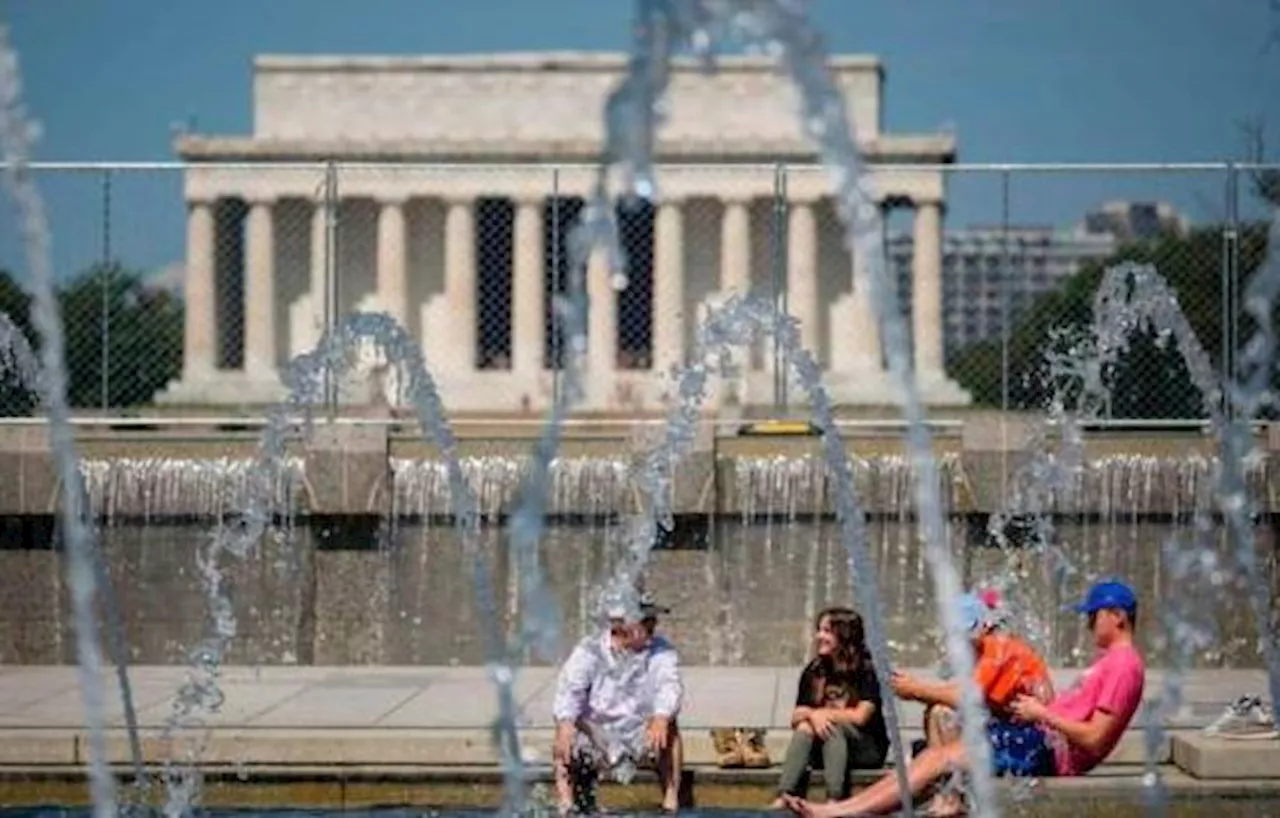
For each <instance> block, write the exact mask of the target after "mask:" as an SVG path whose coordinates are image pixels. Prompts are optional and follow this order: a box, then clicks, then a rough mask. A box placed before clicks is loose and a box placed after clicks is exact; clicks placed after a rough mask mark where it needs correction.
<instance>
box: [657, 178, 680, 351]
mask: <svg viewBox="0 0 1280 818" xmlns="http://www.w3.org/2000/svg"><path fill="white" fill-rule="evenodd" d="M653 243H654V250H653V369H654V371H655V372H659V373H662V374H665V373H666V372H667V371H668V370H670V369H671V367H672V366H675V365H678V364H681V363H683V362H684V204H683V203H682V202H680V201H678V200H664V201H663V202H662V203H661V204H659V205H658V213H657V215H656V217H655V223H654V228H653Z"/></svg>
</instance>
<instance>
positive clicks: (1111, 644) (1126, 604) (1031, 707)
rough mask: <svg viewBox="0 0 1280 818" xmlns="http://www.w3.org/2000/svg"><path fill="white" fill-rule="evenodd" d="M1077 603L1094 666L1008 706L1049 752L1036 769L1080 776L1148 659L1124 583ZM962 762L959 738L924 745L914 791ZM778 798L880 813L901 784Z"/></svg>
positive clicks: (822, 816) (803, 807) (1128, 707)
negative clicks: (1064, 684) (812, 798)
mask: <svg viewBox="0 0 1280 818" xmlns="http://www.w3.org/2000/svg"><path fill="white" fill-rule="evenodd" d="M1075 607H1076V610H1077V611H1079V612H1080V613H1082V614H1085V615H1087V616H1088V617H1089V630H1090V631H1091V632H1092V633H1093V641H1094V644H1095V645H1096V646H1097V648H1098V655H1097V657H1096V658H1095V659H1094V661H1093V664H1092V665H1090V666H1089V667H1088V668H1087V669H1086V670H1085V671H1084V673H1082V674H1081V675H1080V677H1079V678H1078V679H1077V680H1076V682H1075V684H1073V685H1072V686H1071V687H1070V688H1069V689H1067V690H1066V691H1064V692H1063V693H1061V694H1059V695H1058V696H1057V697H1056V698H1054V700H1053V701H1052V702H1051V703H1050V704H1048V705H1046V704H1044V703H1043V702H1041V701H1040V700H1039V699H1037V698H1035V697H1033V696H1025V695H1024V696H1019V697H1018V698H1017V699H1016V700H1015V701H1014V702H1013V704H1012V705H1011V706H1010V710H1011V711H1012V714H1013V715H1014V717H1015V718H1017V719H1018V720H1020V721H1023V722H1026V723H1029V724H1034V725H1036V726H1037V727H1039V728H1040V734H1039V735H1040V739H1039V740H1041V741H1043V742H1044V743H1045V746H1046V747H1047V748H1048V749H1050V750H1052V751H1053V753H1052V754H1053V769H1045V770H1042V771H1039V773H1038V774H1041V775H1084V774H1085V773H1087V772H1089V771H1090V770H1092V769H1093V768H1094V767H1096V766H1098V765H1099V764H1101V763H1102V761H1103V760H1104V759H1105V758H1106V757H1107V756H1108V755H1110V754H1111V751H1112V750H1114V749H1115V747H1116V745H1117V744H1118V743H1119V742H1120V737H1121V736H1122V735H1124V731H1125V729H1126V728H1127V727H1128V726H1129V722H1130V721H1132V720H1133V716H1134V714H1135V713H1136V712H1137V711H1138V706H1139V705H1140V704H1141V703H1142V689H1143V685H1144V683H1145V679H1146V665H1145V663H1144V662H1143V660H1142V654H1140V653H1139V652H1138V649H1137V648H1136V647H1135V646H1134V644H1133V629H1134V623H1135V622H1136V621H1137V618H1138V599H1137V597H1136V596H1135V595H1134V593H1133V589H1132V588H1130V587H1129V586H1128V585H1125V584H1124V583H1123V582H1115V581H1112V582H1099V583H1098V584H1096V585H1094V586H1093V587H1092V588H1090V589H1089V593H1088V595H1087V596H1086V597H1085V600H1084V601H1083V602H1082V603H1080V604H1079V605H1077V606H1075ZM966 763H967V761H966V758H965V751H964V745H963V744H962V743H961V742H960V741H959V740H956V741H954V742H952V743H950V744H945V745H942V746H937V747H930V748H928V749H926V750H925V751H924V752H923V753H921V754H920V755H918V756H916V757H915V759H913V760H912V762H911V766H910V769H909V770H908V773H907V779H908V782H909V783H910V785H911V791H912V793H914V794H917V795H918V794H920V793H921V792H923V791H924V790H925V789H926V788H927V787H929V786H930V785H932V784H933V783H935V782H936V781H938V780H940V779H941V778H942V777H943V776H944V775H946V774H947V773H949V772H951V771H952V770H956V769H963V768H964V767H965V765H966ZM1046 766H1047V765H1046ZM783 800H784V803H785V804H786V806H787V808H788V809H790V810H791V811H792V812H795V813H797V814H799V815H804V816H813V818H835V817H836V816H844V815H875V814H883V813H888V812H892V811H893V810H895V809H897V808H898V785H897V780H896V779H895V777H894V775H893V773H890V774H888V775H887V776H885V777H884V778H882V779H880V780H879V781H877V782H876V783H875V784H873V785H871V786H870V787H868V788H867V789H865V790H863V791H862V792H860V793H858V794H857V795H855V796H854V797H852V798H847V799H845V800H844V801H837V802H834V803H827V804H822V805H813V804H810V803H809V802H807V801H805V800H803V799H800V798H795V797H793V796H784V798H783Z"/></svg>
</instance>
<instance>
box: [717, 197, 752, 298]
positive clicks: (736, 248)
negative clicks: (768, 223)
mask: <svg viewBox="0 0 1280 818" xmlns="http://www.w3.org/2000/svg"><path fill="white" fill-rule="evenodd" d="M749 204H750V203H749V202H748V201H747V200H732V199H730V200H728V201H726V202H725V203H724V221H723V222H722V223H721V225H720V290H721V292H722V294H723V295H724V296H725V297H728V296H729V295H732V294H735V293H736V294H737V295H740V296H745V295H746V294H747V293H748V292H750V291H751V212H750V210H749V209H748V205H749Z"/></svg>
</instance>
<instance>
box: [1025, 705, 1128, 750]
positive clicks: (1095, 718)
mask: <svg viewBox="0 0 1280 818" xmlns="http://www.w3.org/2000/svg"><path fill="white" fill-rule="evenodd" d="M1038 721H1039V722H1040V723H1041V724H1043V725H1044V726H1045V727H1048V728H1050V729H1052V730H1056V731H1057V732H1058V733H1060V734H1061V735H1062V737H1063V738H1065V739H1066V740H1067V741H1068V742H1070V743H1071V744H1072V745H1074V746H1076V747H1079V748H1081V749H1082V750H1087V751H1088V752H1090V753H1094V754H1101V753H1102V750H1103V748H1104V747H1105V746H1106V740H1107V737H1108V736H1109V735H1111V731H1113V730H1115V729H1116V727H1117V726H1118V725H1119V723H1120V719H1119V718H1117V717H1116V715H1115V714H1113V713H1109V712H1107V711H1105V710H1095V711H1093V715H1092V716H1090V717H1089V719H1088V721H1077V720H1076V719H1068V718H1065V717H1063V716H1060V715H1058V714H1057V713H1054V712H1053V711H1050V710H1046V711H1045V713H1044V715H1043V716H1041V718H1040V719H1038Z"/></svg>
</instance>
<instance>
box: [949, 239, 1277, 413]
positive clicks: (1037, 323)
mask: <svg viewBox="0 0 1280 818" xmlns="http://www.w3.org/2000/svg"><path fill="white" fill-rule="evenodd" d="M1266 246H1267V227H1266V225H1263V224H1256V225H1248V226H1246V227H1245V228H1244V229H1243V230H1242V231H1241V235H1240V242H1239V254H1238V258H1239V263H1238V265H1237V268H1236V272H1235V275H1236V277H1237V278H1238V279H1239V290H1240V292H1243V290H1244V287H1245V285H1246V284H1247V281H1248V279H1249V277H1250V276H1252V275H1253V274H1254V272H1255V271H1257V269H1258V268H1259V267H1260V266H1261V264H1262V262H1263V260H1264V259H1265V257H1266ZM1223 250H1224V231H1223V229H1222V228H1219V227H1206V228H1199V229H1195V230H1192V231H1189V232H1188V233H1187V234H1185V235H1177V234H1172V233H1170V234H1166V235H1162V236H1160V237H1159V238H1156V239H1153V240H1148V241H1143V242H1136V243H1133V244H1130V245H1127V246H1125V247H1123V248H1121V249H1120V250H1119V251H1118V252H1117V253H1116V254H1115V255H1114V256H1112V257H1111V258H1108V259H1105V260H1103V261H1101V262H1093V263H1090V264H1087V265H1086V266H1085V267H1084V268H1083V269H1082V270H1081V271H1080V272H1079V273H1077V274H1076V275H1075V276H1074V277H1072V278H1071V279H1069V280H1068V281H1067V283H1066V285H1065V286H1064V287H1062V288H1061V289H1060V290H1058V291H1056V292H1052V293H1049V294H1047V295H1045V296H1043V297H1042V298H1040V299H1039V300H1038V301H1036V302H1035V303H1034V304H1033V305H1032V307H1031V308H1030V309H1029V310H1028V311H1027V312H1026V313H1025V314H1023V315H1022V316H1021V318H1020V319H1019V321H1018V322H1017V324H1016V325H1015V326H1014V327H1013V329H1012V331H1011V333H1010V337H1009V347H1008V367H1009V368H1008V400H1009V407H1010V408H1011V409H1023V410H1038V409H1043V408H1044V407H1045V406H1046V405H1047V404H1048V402H1049V400H1050V399H1051V397H1052V395H1051V386H1050V385H1049V383H1048V382H1047V379H1046V377H1045V375H1046V352H1048V351H1049V348H1050V344H1052V343H1053V333H1054V330H1055V329H1059V330H1065V331H1066V333H1067V334H1068V335H1072V334H1075V333H1084V332H1085V331H1087V329H1088V328H1089V326H1090V323H1091V321H1092V318H1093V298H1094V294H1095V293H1096V292H1097V289H1098V284H1099V282H1100V281H1101V280H1102V276H1103V274H1104V273H1105V272H1106V270H1107V268H1109V267H1111V266H1112V265H1114V264H1117V263H1120V262H1123V261H1134V262H1138V263H1149V264H1153V265H1154V266H1155V268H1156V269H1157V270H1158V271H1159V272H1160V273H1161V274H1162V275H1163V276H1164V278H1165V279H1166V280H1167V281H1168V283H1169V286H1170V288H1171V289H1172V290H1173V291H1174V293H1175V294H1176V296H1177V299H1178V303H1179V305H1180V306H1181V308H1182V311H1183V313H1184V314H1185V315H1186V316H1187V320H1188V321H1189V322H1190V324H1191V327H1192V329H1193V330H1194V331H1195V333H1196V336H1197V338H1198V339H1199V340H1200V343H1201V344H1203V345H1204V347H1205V350H1206V351H1207V352H1208V353H1209V356H1210V358H1212V359H1213V361H1214V363H1215V365H1217V366H1218V367H1219V368H1221V367H1222V365H1223V350H1224V349H1225V340H1226V336H1225V334H1224V332H1223V304H1224V291H1225V289H1226V288H1225V287H1224V273H1223V269H1224V268H1223ZM1235 321H1236V324H1237V326H1238V327H1239V329H1238V334H1237V339H1238V341H1243V340H1244V339H1247V338H1248V337H1249V335H1250V333H1251V332H1252V331H1253V327H1252V324H1251V322H1250V321H1249V320H1248V318H1247V316H1244V315H1243V313H1242V312H1238V313H1237V316H1236V318H1235ZM947 368H948V370H949V371H950V372H951V374H952V377H954V378H955V379H956V380H957V381H959V382H960V383H961V384H962V385H963V386H964V387H965V388H967V389H968V390H969V391H970V392H971V393H972V394H973V397H974V400H975V402H976V403H978V404H980V405H985V406H993V407H999V406H1001V405H1002V402H1003V397H1004V395H1003V390H1004V370H1003V350H1002V342H1001V339H1000V338H995V339H991V340H987V341H983V342H979V343H976V344H971V345H969V346H967V347H965V348H964V349H961V350H959V351H958V352H957V353H956V354H955V355H953V356H952V357H951V359H950V360H949V361H948V367H947ZM1111 380H1112V383H1113V390H1112V403H1111V415H1112V416H1113V417H1116V418H1136V417H1144V418H1195V417H1202V416H1203V414H1204V411H1203V409H1202V403H1201V396H1200V393H1199V392H1198V391H1196V389H1195V387H1194V386H1193V385H1192V384H1191V381H1190V378H1189V376H1188V374H1187V370H1186V366H1185V365H1184V364H1183V362H1182V358H1181V356H1180V354H1179V353H1178V352H1177V350H1176V349H1173V348H1172V347H1171V346H1170V347H1168V348H1166V347H1164V346H1162V345H1160V344H1158V343H1157V342H1156V338H1155V337H1154V336H1152V335H1151V334H1147V335H1145V336H1142V337H1138V338H1135V339H1133V342H1132V347H1131V350H1130V352H1129V354H1128V355H1127V356H1126V357H1125V358H1124V359H1123V360H1122V361H1121V362H1120V363H1119V365H1118V367H1117V368H1116V371H1115V372H1114V373H1113V377H1112V379H1111Z"/></svg>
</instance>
